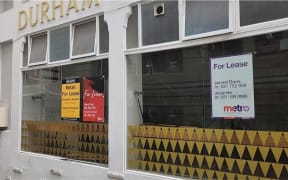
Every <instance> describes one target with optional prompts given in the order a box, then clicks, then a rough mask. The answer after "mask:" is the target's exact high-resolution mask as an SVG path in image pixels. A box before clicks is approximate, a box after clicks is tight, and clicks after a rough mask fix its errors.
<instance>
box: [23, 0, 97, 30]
mask: <svg viewBox="0 0 288 180" xmlns="http://www.w3.org/2000/svg"><path fill="white" fill-rule="evenodd" d="M95 6H99V0H83V1H77V0H68V1H64V0H58V1H42V2H41V3H37V4H35V5H34V6H31V7H29V8H28V9H25V10H21V11H19V12H18V30H19V31H21V30H24V29H25V28H27V27H28V26H31V27H34V26H37V25H38V24H43V23H46V22H49V21H53V20H56V19H58V18H60V17H64V16H69V15H70V13H71V12H72V11H74V12H75V13H78V12H79V11H85V10H86V9H87V8H92V7H95Z"/></svg>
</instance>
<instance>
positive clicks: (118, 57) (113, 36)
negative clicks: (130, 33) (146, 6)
mask: <svg viewBox="0 0 288 180" xmlns="http://www.w3.org/2000/svg"><path fill="white" fill-rule="evenodd" d="M130 14H131V7H124V8H121V9H115V10H112V11H110V12H107V13H105V14H104V19H105V21H106V22H107V24H108V29H109V60H108V61H109V65H108V67H109V129H108V131H109V133H108V138H109V142H108V143H109V172H108V176H109V177H116V178H119V179H123V178H124V175H123V170H124V168H125V160H126V158H125V148H126V136H125V129H126V112H125V111H126V108H125V107H126V91H125V89H126V57H125V54H124V47H125V43H126V27H127V21H128V18H129V16H130Z"/></svg>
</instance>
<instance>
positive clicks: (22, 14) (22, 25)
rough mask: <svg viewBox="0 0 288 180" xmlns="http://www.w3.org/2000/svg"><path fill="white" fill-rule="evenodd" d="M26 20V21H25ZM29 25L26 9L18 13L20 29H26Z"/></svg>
mask: <svg viewBox="0 0 288 180" xmlns="http://www.w3.org/2000/svg"><path fill="white" fill-rule="evenodd" d="M23 21H24V22H23ZM27 25H28V15H27V13H26V11H24V10H23V11H20V12H19V13H18V30H19V31H21V30H23V29H25V28H26V27H27Z"/></svg>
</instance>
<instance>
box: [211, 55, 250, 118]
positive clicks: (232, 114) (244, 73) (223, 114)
mask: <svg viewBox="0 0 288 180" xmlns="http://www.w3.org/2000/svg"><path fill="white" fill-rule="evenodd" d="M210 65H211V67H210V69H211V99H212V118H229V119H230V118H244V119H246V118H247V119H248V118H249V119H250V118H255V110H254V85H253V56H252V54H244V55H238V56H229V57H220V58H211V59H210Z"/></svg>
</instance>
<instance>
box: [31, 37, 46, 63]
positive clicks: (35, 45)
mask: <svg viewBox="0 0 288 180" xmlns="http://www.w3.org/2000/svg"><path fill="white" fill-rule="evenodd" d="M30 46H31V49H30V61H29V64H30V65H36V64H43V63H45V62H46V59H47V33H44V34H40V35H37V36H33V37H31V45H30Z"/></svg>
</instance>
